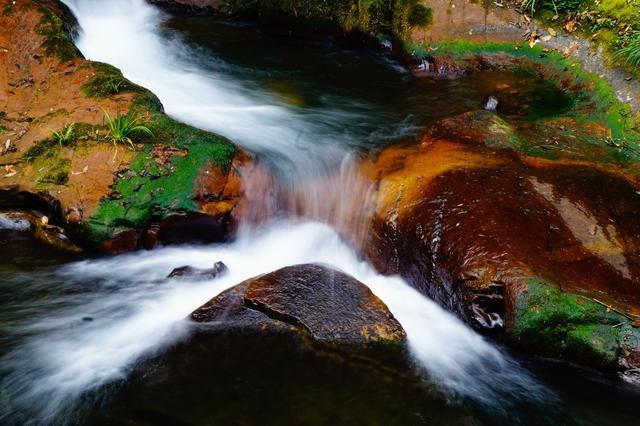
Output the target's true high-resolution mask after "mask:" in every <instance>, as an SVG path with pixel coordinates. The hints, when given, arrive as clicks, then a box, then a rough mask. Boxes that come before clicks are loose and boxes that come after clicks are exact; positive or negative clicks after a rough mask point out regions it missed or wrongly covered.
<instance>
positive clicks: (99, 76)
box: [82, 62, 144, 99]
mask: <svg viewBox="0 0 640 426" xmlns="http://www.w3.org/2000/svg"><path fill="white" fill-rule="evenodd" d="M86 66H87V67H89V68H91V70H92V71H93V73H94V75H93V77H91V78H90V79H89V81H87V82H86V83H85V84H84V85H83V86H82V92H83V93H84V95H85V96H86V97H88V98H96V99H105V98H110V97H111V96H114V95H117V94H119V93H132V92H133V93H142V92H143V91H144V89H143V88H142V87H140V86H138V85H137V84H133V83H131V82H130V81H129V80H127V79H125V78H124V76H123V75H122V72H121V71H120V70H119V69H118V68H116V67H114V66H111V65H109V64H104V63H102V62H89V63H88V64H87V65H86Z"/></svg>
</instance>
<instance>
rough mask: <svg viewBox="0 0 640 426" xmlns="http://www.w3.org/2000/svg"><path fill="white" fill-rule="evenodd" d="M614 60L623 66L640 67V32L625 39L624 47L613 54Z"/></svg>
mask: <svg viewBox="0 0 640 426" xmlns="http://www.w3.org/2000/svg"><path fill="white" fill-rule="evenodd" d="M614 58H615V59H617V60H620V61H622V62H624V64H625V65H631V66H634V67H640V31H638V32H635V33H634V34H633V35H632V36H630V37H628V38H627V40H626V41H625V45H624V47H622V48H621V49H618V51H616V53H614Z"/></svg>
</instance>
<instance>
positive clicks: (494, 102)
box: [484, 96, 500, 111]
mask: <svg viewBox="0 0 640 426" xmlns="http://www.w3.org/2000/svg"><path fill="white" fill-rule="evenodd" d="M499 103H500V102H499V101H498V98H496V97H495V96H489V99H487V103H486V104H484V109H486V110H487V111H496V110H497V109H498V104H499Z"/></svg>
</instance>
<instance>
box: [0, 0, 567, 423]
mask: <svg viewBox="0 0 640 426" xmlns="http://www.w3.org/2000/svg"><path fill="white" fill-rule="evenodd" d="M64 3H66V4H67V5H68V6H69V7H70V8H71V10H72V11H73V13H74V15H75V16H76V18H77V19H78V22H79V24H80V32H79V36H78V38H77V40H76V41H77V45H78V47H79V48H80V50H81V51H82V52H83V54H84V55H85V56H86V57H87V58H88V59H92V60H97V61H103V62H107V63H110V64H112V65H114V66H116V67H119V68H120V69H121V70H122V71H123V73H124V75H125V76H126V77H127V78H129V79H130V80H132V81H134V82H135V83H138V84H140V85H142V86H144V87H147V88H148V89H150V90H151V91H153V92H154V93H155V94H156V95H157V96H158V97H159V98H160V100H161V101H162V103H163V105H164V107H165V110H166V112H167V114H169V115H170V116H172V117H174V118H175V119H178V120H180V121H183V122H185V123H188V124H191V125H193V126H196V127H199V128H202V129H206V130H210V131H214V132H217V133H220V134H223V135H225V136H227V137H228V138H230V139H231V140H232V141H234V142H235V143H237V144H239V145H240V146H242V147H244V148H246V149H248V150H250V151H253V152H257V153H259V154H261V155H262V156H264V158H267V159H269V160H270V161H271V162H272V164H273V165H274V167H275V168H276V169H277V170H278V172H280V173H281V174H282V176H280V184H281V185H283V186H289V187H291V188H294V189H295V190H297V191H298V192H300V193H303V194H305V204H306V205H307V206H310V207H309V210H310V211H309V212H307V213H308V214H306V215H303V216H302V217H291V216H285V217H278V218H274V220H273V221H272V222H270V223H269V224H267V225H265V226H263V227H261V228H260V229H248V230H246V231H245V232H243V233H242V234H241V236H240V237H239V239H238V240H237V241H235V242H233V243H230V244H226V245H215V246H189V247H167V248H162V249H158V250H155V251H151V252H140V253H133V254H128V255H122V256H117V257H105V258H95V259H80V260H78V259H74V258H52V259H50V260H46V259H40V258H39V260H38V261H37V262H35V264H36V265H35V266H34V267H27V266H25V264H26V263H28V262H32V263H33V262H34V260H33V258H32V257H33V256H34V255H33V254H32V252H31V251H30V250H26V251H25V253H30V254H25V258H26V260H24V261H23V260H20V258H19V257H20V255H19V253H21V252H20V251H19V250H17V249H16V251H15V253H17V254H16V257H17V259H12V260H11V261H10V262H5V263H3V264H2V265H0V266H1V268H0V273H2V276H3V280H2V284H1V286H0V297H1V298H2V299H3V302H2V304H1V305H0V327H1V331H2V333H0V336H1V337H0V339H1V340H0V343H1V346H2V350H1V352H0V356H1V357H2V358H1V359H0V373H1V375H0V378H1V385H2V390H1V391H0V422H1V423H3V424H24V423H31V424H44V423H49V422H60V423H65V422H68V423H76V422H77V423H82V422H83V418H82V417H74V416H76V415H78V414H77V412H76V411H74V410H73V409H72V408H73V407H74V406H76V405H78V404H80V403H81V401H82V400H83V397H85V396H86V395H87V394H92V393H93V394H96V393H98V394H99V393H100V391H101V389H103V388H105V387H106V386H108V385H110V384H113V383H117V382H118V381H122V380H124V379H126V378H127V377H128V375H129V374H130V373H131V371H132V370H134V369H135V368H136V366H137V365H138V363H139V362H140V361H141V360H143V359H145V358H148V357H151V356H153V355H155V354H158V353H161V352H162V351H163V350H164V349H165V348H167V347H168V346H170V345H171V344H174V343H176V342H179V341H181V340H183V339H186V338H188V335H189V330H190V328H189V324H188V322H187V321H185V320H184V319H185V317H186V316H187V315H188V314H189V313H190V312H192V311H193V310H194V309H195V308H197V307H198V306H200V305H202V304H203V303H205V302H206V301H208V300H209V299H211V298H212V297H214V296H215V295H216V294H218V293H220V292H221V291H223V290H224V289H226V288H229V287H231V286H233V285H235V284H237V283H239V282H241V281H243V280H245V279H247V278H250V277H253V276H256V275H259V274H262V273H267V272H271V271H274V270H276V269H278V268H280V267H283V266H287V265H294V264H299V263H307V262H323V263H326V264H329V265H332V266H334V267H335V268H338V269H340V270H342V271H344V272H346V273H348V274H351V275H352V276H354V277H356V278H357V279H359V280H360V281H362V282H363V283H365V284H366V285H367V286H369V287H370V288H371V290H372V291H373V292H374V293H375V294H376V295H378V296H379V297H380V298H381V299H382V300H383V301H384V302H385V303H386V304H387V305H388V306H389V309H390V310H391V311H392V312H393V314H394V315H395V316H396V318H397V319H398V320H399V321H400V323H401V324H402V326H403V327H404V328H405V330H406V331H407V335H408V340H409V346H410V351H411V355H412V357H413V358H414V360H415V364H416V368H417V369H418V370H419V371H420V372H421V373H422V374H423V375H424V377H425V381H426V382H428V383H429V384H431V385H434V386H435V387H436V389H437V391H438V393H439V394H441V395H442V398H443V399H442V401H443V402H442V404H447V403H448V402H446V401H449V402H451V403H452V404H456V403H459V401H470V402H471V404H472V405H473V406H477V407H482V408H481V410H487V412H491V413H495V415H496V416H504V418H505V419H508V418H513V419H514V421H515V422H526V421H525V419H526V417H527V413H523V414H522V415H521V414H517V415H516V414H515V413H513V412H512V411H511V410H513V407H515V406H516V405H518V404H522V403H523V401H524V403H525V404H530V405H531V406H546V407H552V406H555V404H556V402H557V396H556V395H555V394H554V392H553V391H552V390H550V389H548V388H547V387H545V385H543V384H542V383H541V382H540V381H539V380H537V379H535V378H533V375H532V374H531V373H529V372H527V370H526V369H525V368H523V367H522V366H521V365H520V364H519V363H518V362H516V361H515V360H514V359H512V358H511V357H510V356H509V355H506V354H505V351H504V350H502V349H499V348H497V347H496V346H495V345H494V344H492V343H490V342H488V341H487V340H485V339H484V338H483V337H481V336H479V335H478V334H476V333H475V332H474V331H472V330H471V329H469V328H468V327H467V326H466V325H464V324H463V323H462V322H461V321H459V320H458V319H457V318H455V317H454V316H453V315H451V314H449V313H448V312H446V311H444V310H443V309H442V308H440V307H439V306H438V305H436V304H435V303H434V302H432V301H431V300H429V299H427V298H425V297H424V296H422V295H421V294H420V293H418V292H417V291H415V290H413V289H412V288H411V287H410V286H409V285H408V284H407V283H405V282H404V281H403V280H402V279H400V278H398V277H386V276H382V275H379V274H377V273H376V271H374V270H373V269H372V268H371V267H370V266H369V265H368V264H366V263H365V262H363V261H362V260H360V259H359V258H358V256H357V255H356V253H355V252H354V251H353V249H352V248H350V247H349V246H348V245H347V244H345V243H344V242H343V241H341V239H340V237H339V236H338V235H337V233H336V232H335V230H334V229H332V226H329V225H326V224H321V223H319V222H317V221H312V220H309V218H312V219H318V220H321V221H323V222H325V223H331V222H332V220H329V219H327V218H325V217H322V213H321V212H319V211H320V207H319V206H321V205H326V203H331V202H333V203H335V205H340V203H342V202H348V199H349V198H351V196H350V195H349V194H348V191H349V188H354V187H355V188H357V191H361V192H362V191H364V192H366V191H367V190H368V188H367V187H366V185H364V184H362V183H361V182H354V179H355V178H353V174H352V173H351V167H350V162H351V161H352V159H353V158H356V157H357V156H358V155H359V153H360V152H363V151H370V150H372V149H376V148H378V147H381V146H384V145H386V144H388V143H390V142H397V141H401V140H403V139H407V138H409V139H410V138H411V137H413V136H414V135H415V134H416V133H417V132H418V130H419V129H420V128H421V127H423V126H425V125H427V124H428V123H430V122H432V121H433V120H434V119H436V118H438V117H442V116H446V115H451V114H455V113H458V112H463V111H466V110H469V109H471V108H477V106H478V105H481V103H482V102H483V100H484V99H486V96H487V91H488V90H491V88H483V86H482V85H478V84H477V83H478V82H477V81H462V82H460V83H451V82H441V83H440V84H439V85H434V84H432V83H427V82H425V83H415V82H414V81H413V80H412V79H411V77H410V76H408V75H407V74H406V73H405V72H404V71H403V70H402V68H401V67H399V66H398V65H397V64H395V63H394V62H393V61H392V60H390V59H388V58H387V57H386V56H384V55H383V54H381V53H379V52H369V51H367V50H366V49H361V50H354V49H352V48H351V47H349V46H336V45H335V44H334V42H332V41H326V40H315V41H314V40H312V41H306V42H305V43H307V44H306V45H298V44H297V43H300V42H298V41H295V40H290V39H288V38H287V37H283V38H276V39H275V40H274V39H272V38H270V36H267V35H264V34H261V33H259V32H257V31H256V29H255V28H253V27H250V26H242V25H238V24H233V25H232V24H230V23H225V22H216V23H212V21H211V20H204V19H202V18H188V17H183V18H171V17H167V16H165V15H164V14H163V13H161V12H160V11H159V10H157V9H156V8H155V7H153V6H151V5H149V4H147V3H146V2H144V1H143V0H65V1H64ZM286 54H289V56H288V57H289V62H286V63H283V59H282V58H283V56H284V55H286ZM292 62H293V63H292ZM363 72H366V73H370V75H371V76H372V77H371V79H370V80H371V83H367V82H366V81H365V80H367V78H366V77H365V78H363V77H362V73H363ZM310 75H314V76H315V77H313V78H314V79H313V80H312V79H311V77H310ZM416 84H421V85H422V86H419V87H416ZM390 93H395V94H396V95H395V96H390V95H389V94H390ZM425 94H431V96H432V98H431V99H432V101H433V103H435V104H437V105H435V104H433V105H425V102H424V101H423V99H424V96H426V95H425ZM418 95H419V96H418ZM445 97H446V99H448V101H447V102H443V99H444V98H445ZM420 99H422V100H420ZM401 102H403V105H404V106H403V107H400V106H399V105H400V103H401ZM428 104H429V103H428ZM336 174H337V175H338V176H339V178H338V180H337V182H336V183H335V184H334V185H333V186H332V189H331V190H325V191H319V192H314V191H313V189H314V187H313V186H306V185H305V182H307V181H317V180H318V179H323V178H326V177H327V176H334V175H336ZM358 185H362V186H358ZM305 217H306V218H307V219H305ZM363 220H364V219H363ZM333 222H334V223H333V224H332V225H333V226H339V224H336V223H335V220H333ZM24 226H25V224H23V223H12V222H10V221H7V220H5V219H2V217H0V228H3V231H2V232H4V233H5V234H6V235H9V236H10V237H12V238H13V237H15V236H16V233H17V232H19V231H21V230H23V229H24ZM15 244H23V243H15ZM24 244H27V243H24ZM16 247H17V246H16ZM38 256H39V257H44V258H46V256H47V255H46V254H45V253H40V254H39V255H38ZM213 261H223V262H224V263H225V264H227V265H228V267H229V270H230V273H229V274H227V275H224V276H223V277H222V278H219V279H216V280H213V281H208V282H199V283H195V282H194V283H185V282H172V281H166V280H165V277H166V275H167V274H168V273H169V272H170V271H171V270H172V269H173V268H175V267H178V266H182V265H184V264H189V265H193V266H196V267H207V266H209V265H211V263H212V262H213ZM58 264H59V266H58ZM213 362H215V361H213ZM221 386H224V384H221ZM345 386H347V385H345ZM455 401H458V402H455ZM72 412H74V413H76V414H74V415H72V414H70V413H72ZM510 416H511V417H510ZM538 418H539V417H538ZM467 424H477V423H473V422H472V423H467Z"/></svg>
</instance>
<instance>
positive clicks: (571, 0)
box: [520, 0, 584, 15]
mask: <svg viewBox="0 0 640 426" xmlns="http://www.w3.org/2000/svg"><path fill="white" fill-rule="evenodd" d="M583 1H584V0H521V1H520V8H521V9H522V10H523V11H524V12H529V13H530V14H531V15H533V14H535V13H536V12H539V11H541V10H543V9H545V10H549V11H552V12H554V13H555V14H556V15H558V14H559V13H563V12H570V11H575V10H577V9H578V8H579V7H580V6H581V5H582V3H583Z"/></svg>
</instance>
